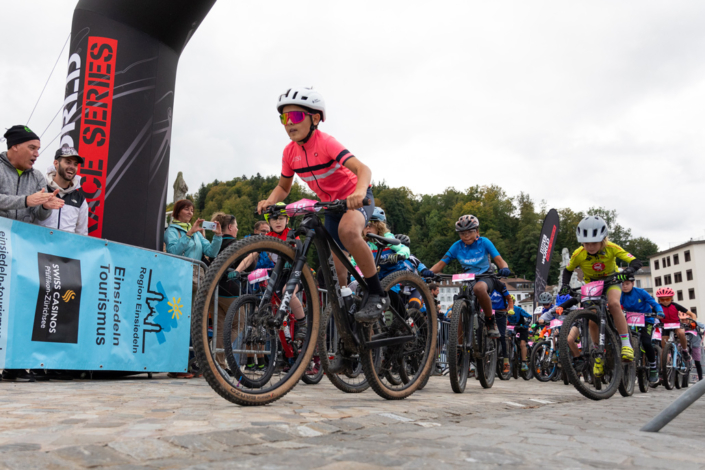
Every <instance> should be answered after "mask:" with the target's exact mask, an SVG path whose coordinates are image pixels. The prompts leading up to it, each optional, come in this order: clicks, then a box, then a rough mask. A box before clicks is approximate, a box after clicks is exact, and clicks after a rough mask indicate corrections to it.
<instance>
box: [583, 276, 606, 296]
mask: <svg viewBox="0 0 705 470" xmlns="http://www.w3.org/2000/svg"><path fill="white" fill-rule="evenodd" d="M604 288H605V281H594V282H591V283H590V284H585V285H584V286H582V287H580V294H581V296H582V298H583V300H600V297H602V291H603V289H604Z"/></svg>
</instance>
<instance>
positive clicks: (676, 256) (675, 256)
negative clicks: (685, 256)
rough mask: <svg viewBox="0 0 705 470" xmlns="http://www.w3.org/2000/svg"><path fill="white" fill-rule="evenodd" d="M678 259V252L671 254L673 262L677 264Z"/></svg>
mask: <svg viewBox="0 0 705 470" xmlns="http://www.w3.org/2000/svg"><path fill="white" fill-rule="evenodd" d="M678 263H680V261H679V260H678V254H675V255H673V264H678Z"/></svg>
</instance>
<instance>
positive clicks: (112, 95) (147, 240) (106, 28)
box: [61, 0, 215, 249]
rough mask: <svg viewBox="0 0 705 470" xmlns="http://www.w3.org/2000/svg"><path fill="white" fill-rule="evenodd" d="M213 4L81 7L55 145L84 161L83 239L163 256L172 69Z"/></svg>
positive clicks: (85, 2)
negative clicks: (85, 230)
mask: <svg viewBox="0 0 705 470" xmlns="http://www.w3.org/2000/svg"><path fill="white" fill-rule="evenodd" d="M214 4H215V0H146V1H145V0H79V2H78V4H77V5H76V9H75V11H74V14H73V24H72V28H71V44H70V50H69V66H68V73H67V76H66V93H65V100H64V109H63V121H62V131H61V144H62V145H64V144H68V145H71V146H73V147H75V148H76V149H78V151H79V153H80V154H81V156H83V157H84V158H85V160H86V162H85V164H84V165H83V167H82V168H81V170H80V171H79V174H80V175H81V184H82V186H83V188H84V191H85V192H86V196H87V198H88V201H89V207H90V215H89V222H88V231H89V234H90V235H92V236H95V237H100V238H107V239H109V240H114V241H117V242H122V243H128V244H131V245H136V246H141V247H145V248H152V249H161V247H162V240H163V235H164V208H165V205H166V197H167V187H168V173H169V152H170V147H171V126H172V122H173V121H172V117H173V106H174V84H175V81H176V67H177V65H178V62H179V57H180V55H181V52H182V51H183V50H184V48H185V47H186V44H187V43H188V41H189V39H190V38H191V36H192V35H193V33H194V32H195V31H196V29H197V28H198V26H199V25H200V24H201V22H202V21H203V19H204V18H205V17H206V15H207V14H208V12H209V11H210V9H211V7H212V6H213V5H214Z"/></svg>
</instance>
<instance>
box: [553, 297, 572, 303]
mask: <svg viewBox="0 0 705 470" xmlns="http://www.w3.org/2000/svg"><path fill="white" fill-rule="evenodd" d="M570 299H571V297H570V296H569V295H559V296H558V297H556V305H561V304H562V303H563V302H566V301H568V300H570Z"/></svg>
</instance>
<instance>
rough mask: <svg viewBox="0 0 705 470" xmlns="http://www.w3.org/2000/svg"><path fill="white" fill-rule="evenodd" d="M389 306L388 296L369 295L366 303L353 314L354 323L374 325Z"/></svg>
mask: <svg viewBox="0 0 705 470" xmlns="http://www.w3.org/2000/svg"><path fill="white" fill-rule="evenodd" d="M388 306H389V296H387V295H386V294H385V295H383V296H382V295H370V296H369V297H368V298H367V302H365V305H364V306H363V307H362V308H361V309H360V311H359V312H356V313H355V321H357V322H359V323H374V322H376V321H377V320H379V319H380V318H382V313H384V311H385V310H386V309H387V307H388Z"/></svg>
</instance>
